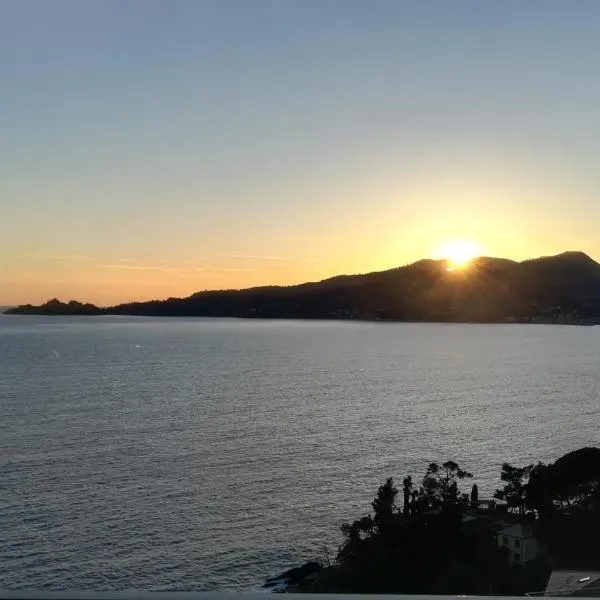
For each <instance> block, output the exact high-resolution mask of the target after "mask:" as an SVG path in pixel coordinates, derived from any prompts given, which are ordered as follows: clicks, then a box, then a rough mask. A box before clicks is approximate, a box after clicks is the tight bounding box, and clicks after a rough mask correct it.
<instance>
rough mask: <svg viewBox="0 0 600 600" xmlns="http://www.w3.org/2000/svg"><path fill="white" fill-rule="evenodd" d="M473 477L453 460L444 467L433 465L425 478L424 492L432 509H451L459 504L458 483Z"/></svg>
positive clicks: (428, 468) (428, 469)
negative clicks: (450, 507) (438, 507)
mask: <svg viewBox="0 0 600 600" xmlns="http://www.w3.org/2000/svg"><path fill="white" fill-rule="evenodd" d="M471 477H473V475H472V474H471V473H469V472H468V471H465V470H464V469H461V468H460V467H459V466H458V464H457V463H455V462H454V461H452V460H449V461H446V462H445V463H444V464H443V465H442V466H440V465H438V464H437V463H431V464H430V465H429V466H428V467H427V472H426V473H425V477H423V492H424V495H425V497H426V498H427V501H428V504H429V506H430V507H437V506H442V507H449V506H453V505H457V504H458V503H459V489H458V483H459V481H462V480H463V479H468V478H471Z"/></svg>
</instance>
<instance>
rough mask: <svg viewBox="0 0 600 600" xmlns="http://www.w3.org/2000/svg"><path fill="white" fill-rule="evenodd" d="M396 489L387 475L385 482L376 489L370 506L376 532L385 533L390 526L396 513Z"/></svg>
mask: <svg viewBox="0 0 600 600" xmlns="http://www.w3.org/2000/svg"><path fill="white" fill-rule="evenodd" d="M397 495H398V490H397V489H396V488H395V487H394V480H393V479H392V478H391V477H389V478H388V479H387V480H386V482H385V484H384V485H382V486H380V487H379V489H378V490H377V496H376V497H375V500H373V503H372V506H373V511H374V513H375V515H374V517H373V523H374V525H375V530H376V531H377V532H378V533H386V532H387V531H388V530H389V529H390V527H391V526H392V522H393V519H394V515H395V513H396V496H397Z"/></svg>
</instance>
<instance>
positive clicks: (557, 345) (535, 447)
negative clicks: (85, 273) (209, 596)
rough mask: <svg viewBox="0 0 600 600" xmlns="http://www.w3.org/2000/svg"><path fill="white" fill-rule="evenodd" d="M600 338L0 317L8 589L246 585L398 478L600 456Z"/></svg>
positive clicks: (447, 329)
mask: <svg viewBox="0 0 600 600" xmlns="http://www.w3.org/2000/svg"><path fill="white" fill-rule="evenodd" d="M599 357H600V328H596V327H565V326H542V325H535V326H526V325H439V324H383V323H359V322H325V321H322V322H311V321H258V320H256V321H252V320H211V319H150V318H130V317H95V318H94V317H92V318H87V317H66V318H62V317H24V316H14V317H8V316H2V317H0V416H1V419H0V531H1V532H2V534H1V535H0V588H5V589H6V588H12V589H16V588H29V589H41V588H47V589H98V590H109V589H143V590H211V589H251V588H254V587H257V586H258V585H260V584H261V583H262V582H263V580H264V578H265V577H266V576H270V575H274V574H276V573H277V572H279V571H281V570H282V569H283V568H287V567H289V566H293V565H295V564H296V563H298V562H299V561H302V560H305V559H310V558H314V557H315V556H317V557H318V556H319V554H320V553H321V551H322V548H323V547H324V546H328V547H329V548H330V550H331V551H333V552H335V549H336V547H337V545H338V543H339V541H340V535H339V531H338V526H339V524H340V522H342V521H343V520H346V519H352V518H355V517H358V516H359V515H361V514H363V513H366V512H367V511H368V510H369V503H370V501H371V499H372V497H373V495H374V492H375V490H376V488H377V486H378V485H379V484H380V483H382V482H383V480H384V479H385V478H386V477H387V476H394V477H396V478H397V479H398V480H400V479H401V478H402V477H403V476H404V475H405V474H408V473H412V474H413V476H414V477H415V478H420V477H421V476H422V474H423V472H424V470H425V467H426V465H427V463H429V462H431V461H433V460H437V461H443V460H446V459H449V458H452V459H454V460H456V461H458V462H459V463H460V464H461V465H462V466H464V467H466V468H468V469H469V470H470V471H472V472H473V473H475V475H476V480H475V481H476V482H477V483H478V484H479V486H480V490H481V492H480V495H481V496H485V495H487V494H490V493H491V492H492V491H493V489H495V487H496V486H497V485H498V484H499V481H498V475H499V470H500V464H501V463H502V462H503V461H504V460H508V461H511V462H514V463H517V464H525V463H529V462H532V461H535V460H543V461H547V460H553V459H556V458H558V457H559V456H561V455H562V454H564V453H565V452H567V451H570V450H574V449H576V448H578V447H581V446H584V445H592V444H594V445H597V444H598V441H599V438H598V425H599V424H600V400H599V398H600V369H599V368H598V360H599Z"/></svg>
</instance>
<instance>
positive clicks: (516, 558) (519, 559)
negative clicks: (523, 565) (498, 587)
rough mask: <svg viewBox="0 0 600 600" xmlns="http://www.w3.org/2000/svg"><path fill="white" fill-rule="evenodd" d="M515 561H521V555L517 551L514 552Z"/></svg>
mask: <svg viewBox="0 0 600 600" xmlns="http://www.w3.org/2000/svg"><path fill="white" fill-rule="evenodd" d="M515 561H516V562H521V555H520V554H519V553H518V552H517V554H515Z"/></svg>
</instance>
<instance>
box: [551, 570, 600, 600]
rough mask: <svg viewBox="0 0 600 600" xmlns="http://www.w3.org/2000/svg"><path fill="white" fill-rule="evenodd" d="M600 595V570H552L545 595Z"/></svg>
mask: <svg viewBox="0 0 600 600" xmlns="http://www.w3.org/2000/svg"><path fill="white" fill-rule="evenodd" d="M585 592H589V595H590V596H594V597H595V596H600V571H552V573H551V574H550V579H548V583H547V584H546V591H545V592H544V595H545V596H582V595H588V594H587V593H585Z"/></svg>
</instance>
